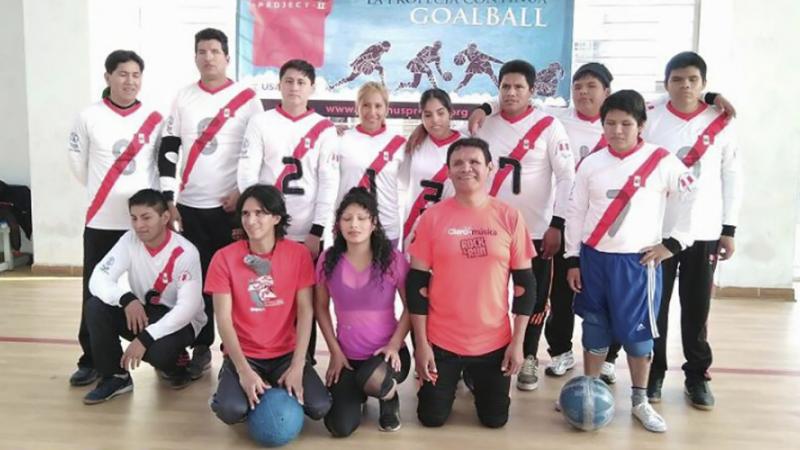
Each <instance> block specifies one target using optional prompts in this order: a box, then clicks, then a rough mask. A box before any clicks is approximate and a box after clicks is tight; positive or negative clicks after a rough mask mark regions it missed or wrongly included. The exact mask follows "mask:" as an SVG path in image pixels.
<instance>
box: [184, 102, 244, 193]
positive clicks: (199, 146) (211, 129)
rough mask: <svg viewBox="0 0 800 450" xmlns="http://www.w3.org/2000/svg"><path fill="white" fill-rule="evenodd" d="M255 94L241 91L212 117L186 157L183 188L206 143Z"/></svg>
mask: <svg viewBox="0 0 800 450" xmlns="http://www.w3.org/2000/svg"><path fill="white" fill-rule="evenodd" d="M255 96H256V93H255V91H254V90H252V89H250V88H247V89H245V90H243V91H242V92H239V93H238V94H236V96H235V97H233V98H232V99H231V101H229V102H228V103H227V104H226V105H225V106H223V107H222V108H220V110H219V111H218V112H217V115H216V116H214V118H213V119H211V122H209V123H208V126H206V129H205V130H203V133H202V134H201V135H200V136H199V137H198V138H197V139H196V140H195V141H194V144H192V148H191V149H189V156H188V157H187V158H186V168H184V169H183V175H182V176H181V190H183V189H184V188H185V187H186V185H187V184H188V183H189V174H191V173H192V169H194V165H195V163H197V159H198V158H199V157H200V153H202V152H203V149H204V148H206V145H208V143H209V142H211V140H212V139H214V136H216V135H217V133H219V130H221V129H222V127H223V126H225V123H226V122H227V121H228V119H230V118H231V117H233V116H235V115H236V111H238V110H239V108H241V107H242V106H244V105H245V104H246V103H247V102H248V101H249V100H250V99H252V98H253V97H255Z"/></svg>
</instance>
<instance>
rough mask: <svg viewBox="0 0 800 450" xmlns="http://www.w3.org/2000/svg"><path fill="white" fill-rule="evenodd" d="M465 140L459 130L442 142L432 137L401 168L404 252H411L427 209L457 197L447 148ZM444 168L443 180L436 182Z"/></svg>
mask: <svg viewBox="0 0 800 450" xmlns="http://www.w3.org/2000/svg"><path fill="white" fill-rule="evenodd" d="M463 137H466V135H465V134H464V133H462V132H460V131H456V130H451V132H450V135H449V136H448V137H446V138H444V139H442V140H439V139H436V138H434V137H433V136H430V135H428V136H427V137H426V138H425V140H424V141H422V144H420V146H419V147H418V148H417V149H415V150H414V152H413V153H411V155H406V157H405V160H404V161H403V164H402V166H401V167H400V186H401V189H403V191H404V192H405V193H406V195H407V197H406V201H405V204H406V211H405V213H404V214H403V216H404V219H403V224H402V225H403V230H402V231H403V248H404V249H408V245H409V244H410V243H411V236H412V232H413V230H414V228H415V227H416V224H417V222H418V221H419V217H420V216H421V214H422V213H423V212H424V211H425V209H427V208H428V207H430V206H432V205H435V204H436V203H438V202H440V201H441V200H444V199H446V198H449V197H452V196H453V195H455V189H454V188H453V183H452V182H451V181H450V179H449V178H448V177H447V167H446V166H447V148H448V147H449V146H450V144H452V143H453V142H455V141H457V140H459V139H461V138H463ZM443 168H444V172H443V174H444V177H440V178H441V180H442V181H434V180H433V178H434V177H435V175H436V174H437V173H442V172H441V171H442V170H443Z"/></svg>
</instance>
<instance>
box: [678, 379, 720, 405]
mask: <svg viewBox="0 0 800 450" xmlns="http://www.w3.org/2000/svg"><path fill="white" fill-rule="evenodd" d="M684 386H685V389H684V393H685V394H686V397H688V399H689V401H690V402H691V403H692V406H694V407H695V408H697V409H702V410H703V411H711V410H712V409H714V394H712V393H711V387H710V386H709V385H708V381H705V380H700V381H689V380H686V383H685V385H684Z"/></svg>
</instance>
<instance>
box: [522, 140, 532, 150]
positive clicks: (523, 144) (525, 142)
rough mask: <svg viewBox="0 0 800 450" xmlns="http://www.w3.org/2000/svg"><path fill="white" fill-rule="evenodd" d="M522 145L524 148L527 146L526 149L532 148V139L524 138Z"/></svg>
mask: <svg viewBox="0 0 800 450" xmlns="http://www.w3.org/2000/svg"><path fill="white" fill-rule="evenodd" d="M522 147H523V148H525V149H526V150H528V149H530V148H531V141H530V139H524V140H523V141H522Z"/></svg>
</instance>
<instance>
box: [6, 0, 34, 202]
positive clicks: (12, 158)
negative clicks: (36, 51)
mask: <svg viewBox="0 0 800 450" xmlns="http://www.w3.org/2000/svg"><path fill="white" fill-rule="evenodd" d="M22 1H23V0H6V1H4V2H3V12H2V14H0V43H2V44H0V61H3V65H4V66H5V70H0V89H1V90H2V91H0V92H2V98H3V100H2V101H0V117H2V118H3V122H4V125H3V128H2V136H3V139H2V143H0V180H3V181H5V182H6V183H8V184H24V185H28V186H30V184H31V171H30V162H29V159H28V121H27V90H26V87H25V47H24V43H25V40H24V36H23V32H22V16H23V14H22V13H23V10H22Z"/></svg>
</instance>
